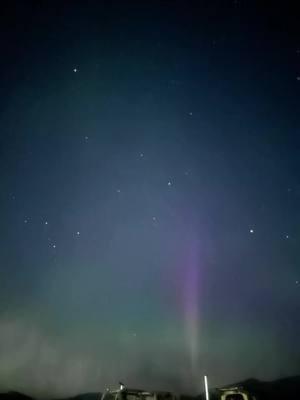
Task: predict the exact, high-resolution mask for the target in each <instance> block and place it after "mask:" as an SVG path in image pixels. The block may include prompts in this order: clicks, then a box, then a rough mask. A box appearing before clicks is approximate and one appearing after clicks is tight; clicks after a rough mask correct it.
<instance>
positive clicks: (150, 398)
mask: <svg viewBox="0 0 300 400" xmlns="http://www.w3.org/2000/svg"><path fill="white" fill-rule="evenodd" d="M101 400H176V397H175V396H174V394H173V393H171V392H148V391H145V390H141V389H129V388H126V387H125V386H124V385H123V384H122V383H121V384H120V388H119V389H117V390H110V389H107V391H106V392H105V393H103V395H102V397H101Z"/></svg>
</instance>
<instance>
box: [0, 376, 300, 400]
mask: <svg viewBox="0 0 300 400" xmlns="http://www.w3.org/2000/svg"><path fill="white" fill-rule="evenodd" d="M231 386H242V387H243V388H244V389H246V390H247V391H248V392H250V393H251V394H253V395H254V396H255V397H256V399H257V400H299V399H300V375H299V376H293V377H289V378H283V379H278V380H275V381H270V382H264V381H259V380H257V379H248V380H246V381H243V382H238V383H235V384H232V385H228V387H231ZM223 387H226V386H223ZM219 398H220V395H219V394H218V391H217V390H216V389H211V390H210V400H219ZM100 399H101V394H100V393H84V394H79V395H78V396H74V397H69V398H66V399H60V400H100ZM196 399H197V400H200V399H201V400H202V399H204V395H203V394H199V396H185V395H182V396H180V400H196ZM0 400H37V399H34V398H33V397H30V396H27V395H25V394H22V393H19V392H8V393H0Z"/></svg>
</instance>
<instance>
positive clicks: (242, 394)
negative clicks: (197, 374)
mask: <svg viewBox="0 0 300 400" xmlns="http://www.w3.org/2000/svg"><path fill="white" fill-rule="evenodd" d="M219 391H220V392H221V393H220V400H256V398H255V397H254V396H253V395H251V394H250V393H249V392H248V391H247V390H245V389H243V388H242V387H238V386H237V387H231V388H230V387H229V388H222V389H219Z"/></svg>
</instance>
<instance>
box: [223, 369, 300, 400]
mask: <svg viewBox="0 0 300 400" xmlns="http://www.w3.org/2000/svg"><path fill="white" fill-rule="evenodd" d="M233 386H242V387H243V388H244V389H246V390H248V391H249V392H250V393H252V394H254V395H255V396H256V397H257V398H258V400H279V399H280V400H283V399H284V400H296V399H297V400H298V399H300V375H298V376H291V377H287V378H282V379H277V380H275V381H260V380H258V379H254V378H252V379H247V380H245V381H242V382H238V383H234V384H232V385H225V386H223V387H224V388H226V387H233Z"/></svg>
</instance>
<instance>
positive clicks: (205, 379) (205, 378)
mask: <svg viewBox="0 0 300 400" xmlns="http://www.w3.org/2000/svg"><path fill="white" fill-rule="evenodd" d="M204 387H205V398H206V400H209V393H208V383H207V376H206V375H204Z"/></svg>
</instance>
